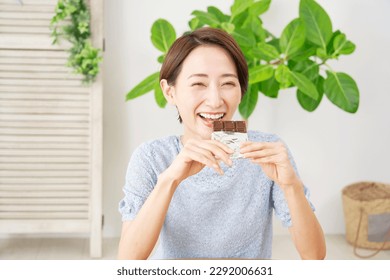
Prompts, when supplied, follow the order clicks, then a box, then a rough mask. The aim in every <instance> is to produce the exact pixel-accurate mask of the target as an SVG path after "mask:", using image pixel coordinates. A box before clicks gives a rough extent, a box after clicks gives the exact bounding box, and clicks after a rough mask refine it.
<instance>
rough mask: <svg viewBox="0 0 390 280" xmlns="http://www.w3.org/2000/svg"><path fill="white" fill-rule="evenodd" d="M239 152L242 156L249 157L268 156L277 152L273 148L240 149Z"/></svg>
mask: <svg viewBox="0 0 390 280" xmlns="http://www.w3.org/2000/svg"><path fill="white" fill-rule="evenodd" d="M240 152H241V154H242V156H243V157H244V158H249V159H257V158H263V157H269V156H274V155H277V154H278V151H275V150H273V149H265V150H257V151H253V152H242V151H240Z"/></svg>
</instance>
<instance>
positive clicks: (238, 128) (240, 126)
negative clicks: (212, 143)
mask: <svg viewBox="0 0 390 280" xmlns="http://www.w3.org/2000/svg"><path fill="white" fill-rule="evenodd" d="M213 130H214V131H230V132H241V133H246V122H245V121H215V122H213Z"/></svg>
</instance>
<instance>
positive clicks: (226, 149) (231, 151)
mask: <svg viewBox="0 0 390 280" xmlns="http://www.w3.org/2000/svg"><path fill="white" fill-rule="evenodd" d="M208 142H209V143H212V144H214V145H216V146H218V147H219V148H220V149H222V150H224V151H225V152H226V153H228V154H233V153H234V150H233V149H232V148H230V147H229V146H228V145H226V144H224V143H222V142H219V141H218V140H209V141H208Z"/></svg>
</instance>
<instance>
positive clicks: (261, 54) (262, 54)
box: [252, 43, 280, 61]
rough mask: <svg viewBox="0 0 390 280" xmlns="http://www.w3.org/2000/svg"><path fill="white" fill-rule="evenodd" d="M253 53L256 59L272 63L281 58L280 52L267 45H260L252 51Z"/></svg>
mask: <svg viewBox="0 0 390 280" xmlns="http://www.w3.org/2000/svg"><path fill="white" fill-rule="evenodd" d="M252 52H253V55H254V57H256V58H259V59H263V60H265V61H271V60H274V59H277V58H278V57H279V56H280V54H279V52H278V50H277V49H276V48H275V47H274V46H272V45H269V44H266V43H258V44H257V45H256V47H254V48H253V49H252Z"/></svg>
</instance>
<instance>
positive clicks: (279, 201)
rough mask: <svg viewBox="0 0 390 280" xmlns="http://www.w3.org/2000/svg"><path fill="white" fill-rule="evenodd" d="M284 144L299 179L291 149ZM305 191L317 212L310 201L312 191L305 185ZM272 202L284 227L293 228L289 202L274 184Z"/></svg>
mask: <svg viewBox="0 0 390 280" xmlns="http://www.w3.org/2000/svg"><path fill="white" fill-rule="evenodd" d="M277 141H281V140H280V139H278V140H277ZM284 144H285V146H286V148H287V151H288V156H289V159H290V162H291V164H292V166H293V168H294V170H295V172H296V173H297V175H298V177H299V172H298V169H297V166H296V164H295V161H294V158H293V157H292V155H291V152H290V149H289V148H288V147H287V145H286V143H284ZM303 191H304V194H305V197H306V199H307V201H308V202H309V205H310V207H311V209H312V210H313V211H315V207H314V205H313V204H312V203H311V201H310V199H309V198H310V191H309V189H308V188H307V187H306V186H305V185H304V186H303ZM272 201H273V207H274V210H275V215H276V216H277V217H278V218H279V219H280V220H281V222H282V224H283V226H284V227H291V226H292V222H291V215H290V210H289V208H288V204H287V200H286V198H285V196H284V193H283V191H282V189H281V188H280V187H279V185H278V184H276V183H274V184H273V187H272Z"/></svg>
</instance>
